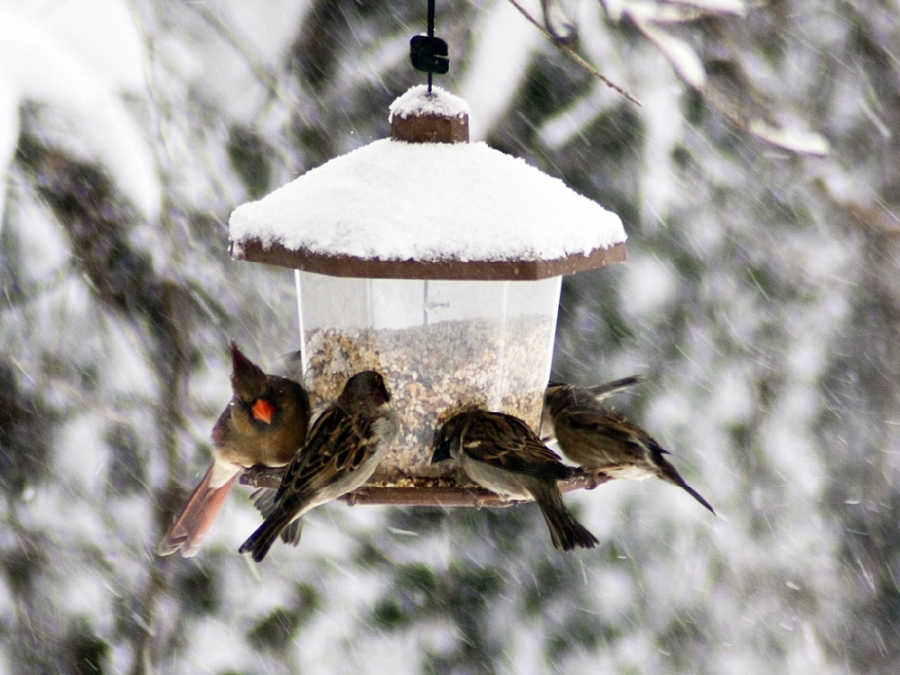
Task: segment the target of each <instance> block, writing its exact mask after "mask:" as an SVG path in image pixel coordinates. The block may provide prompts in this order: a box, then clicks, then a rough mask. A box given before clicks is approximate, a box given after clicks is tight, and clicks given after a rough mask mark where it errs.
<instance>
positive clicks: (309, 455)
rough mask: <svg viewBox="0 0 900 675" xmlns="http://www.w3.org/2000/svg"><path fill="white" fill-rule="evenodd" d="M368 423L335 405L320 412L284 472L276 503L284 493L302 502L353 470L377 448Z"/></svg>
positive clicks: (284, 495)
mask: <svg viewBox="0 0 900 675" xmlns="http://www.w3.org/2000/svg"><path fill="white" fill-rule="evenodd" d="M371 426H372V422H371V421H366V422H360V421H359V420H358V419H355V418H354V417H353V416H351V415H348V414H347V413H346V412H344V410H342V409H341V408H340V407H338V406H332V407H331V408H329V409H328V410H326V411H325V412H324V413H322V415H321V416H320V417H319V419H318V420H316V423H315V425H314V426H313V429H312V431H311V432H310V437H309V441H308V442H307V444H306V445H305V446H304V448H303V449H302V450H301V451H300V452H299V453H297V455H296V456H295V458H294V461H293V462H292V463H291V465H290V466H289V467H288V470H287V471H286V472H285V474H284V477H283V478H282V480H281V487H280V488H279V489H278V494H277V495H276V496H275V501H276V503H279V502H281V500H282V499H285V498H287V496H288V495H290V499H291V500H292V501H297V502H304V501H306V499H307V498H308V497H309V496H310V495H313V494H315V493H318V492H320V491H321V490H323V489H324V488H327V487H328V486H330V485H332V484H333V483H335V482H337V481H338V480H340V479H341V478H343V477H344V476H346V475H347V474H348V473H352V472H354V471H356V469H358V468H359V467H360V466H361V465H362V464H363V463H365V461H366V460H367V459H369V458H371V457H372V454H373V453H374V452H375V450H376V449H377V445H378V442H379V438H378V436H377V434H373V433H372V429H371Z"/></svg>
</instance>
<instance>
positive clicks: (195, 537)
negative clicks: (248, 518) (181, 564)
mask: <svg viewBox="0 0 900 675" xmlns="http://www.w3.org/2000/svg"><path fill="white" fill-rule="evenodd" d="M214 467H215V463H213V464H212V465H211V466H210V467H209V469H207V471H206V474H205V475H204V476H203V479H202V480H201V481H200V484H199V485H198V486H197V487H196V488H194V491H193V492H192V493H191V496H190V497H188V500H187V503H186V504H185V505H184V507H183V508H182V509H181V513H179V514H178V517H177V518H175V522H174V523H172V527H170V528H169V531H168V532H166V536H165V537H163V539H162V541H161V542H160V543H159V546H158V547H157V549H156V552H157V553H158V554H159V555H171V554H172V553H175V551H178V550H180V551H181V555H182V557H184V558H190V557H192V556H195V555H197V550H198V549H199V548H200V542H201V541H203V537H205V536H206V533H207V532H208V531H209V528H210V527H212V524H213V522H215V520H216V516H217V515H218V514H219V510H220V509H221V508H222V504H224V503H225V497H226V496H227V495H228V491H229V490H230V489H231V486H232V485H233V484H234V481H235V480H236V479H237V477H238V476H239V475H240V471H238V472H237V473H235V475H234V476H232V477H231V478H230V479H228V480H227V481H226V482H225V483H224V484H222V485H221V486H220V487H210V480H211V478H212V474H213V468H214Z"/></svg>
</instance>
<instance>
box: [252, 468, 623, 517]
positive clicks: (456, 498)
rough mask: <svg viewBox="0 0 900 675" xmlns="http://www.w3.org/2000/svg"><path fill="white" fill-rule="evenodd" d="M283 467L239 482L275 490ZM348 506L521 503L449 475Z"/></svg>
mask: <svg viewBox="0 0 900 675" xmlns="http://www.w3.org/2000/svg"><path fill="white" fill-rule="evenodd" d="M284 471H285V469H284V468H278V469H271V468H267V467H262V466H259V467H253V468H251V469H249V470H248V471H246V472H245V473H244V474H243V475H242V476H241V479H240V482H241V484H243V485H250V486H252V487H265V488H273V489H277V488H278V487H279V486H280V485H281V476H282V474H283V473H284ZM610 480H612V478H611V477H610V476H607V475H606V474H604V473H603V472H602V471H583V472H582V473H581V474H580V475H578V476H576V477H575V478H571V479H569V480H567V481H560V482H559V489H560V491H561V492H571V491H572V490H582V489H584V490H593V489H594V488H595V487H597V486H598V485H602V484H603V483H606V482H608V481H610ZM339 499H340V501H342V502H346V503H347V504H348V505H350V506H355V505H361V506H362V505H366V506H376V505H382V506H385V505H386V506H438V507H441V506H474V507H476V508H482V507H488V508H504V507H507V506H513V505H514V504H521V503H522V502H521V500H510V499H505V498H504V497H500V496H499V495H497V494H495V493H493V492H491V491H490V490H486V489H485V488H483V487H479V486H477V485H459V484H458V483H457V481H456V479H455V478H453V477H452V476H450V477H444V478H404V479H403V485H402V486H401V485H383V484H374V483H370V484H367V485H364V486H363V487H361V488H358V489H356V490H354V491H353V492H350V493H348V494H346V495H344V496H343V497H340V498H339Z"/></svg>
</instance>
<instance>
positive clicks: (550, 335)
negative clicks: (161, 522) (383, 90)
mask: <svg viewBox="0 0 900 675" xmlns="http://www.w3.org/2000/svg"><path fill="white" fill-rule="evenodd" d="M390 122H391V138H390V139H384V140H379V141H375V142H373V143H371V144H369V145H366V146H364V147H361V148H359V149H357V150H355V151H353V152H350V153H349V154H346V155H344V156H341V157H338V158H336V159H333V160H331V161H329V162H327V163H325V164H324V165H322V166H320V167H318V168H316V169H312V170H310V171H309V172H307V173H306V174H304V175H302V176H300V177H299V178H297V179H296V180H294V181H293V182H291V183H288V184H287V185H285V186H284V187H282V188H280V189H278V190H276V191H275V192H273V193H271V194H270V195H268V196H266V197H264V198H263V199H261V200H260V201H257V202H252V203H248V204H244V205H242V206H239V207H238V208H237V209H236V210H235V211H234V213H233V214H232V216H231V220H230V237H231V242H230V247H231V248H230V250H231V255H232V257H233V258H234V259H235V260H248V261H253V262H261V263H267V264H271V265H280V266H283V267H288V268H292V269H294V270H296V281H297V298H298V304H299V316H300V338H301V340H300V342H301V352H302V360H303V365H304V368H305V377H306V386H307V387H308V388H309V390H310V394H311V396H312V397H313V398H314V399H318V400H319V401H320V402H322V404H327V403H329V402H331V401H333V400H334V399H335V398H337V396H338V394H339V393H340V391H341V388H342V387H343V386H344V383H345V382H346V381H347V379H348V378H349V377H350V376H351V375H353V374H354V373H357V372H359V371H361V370H364V369H374V370H377V371H379V372H381V373H382V374H383V375H384V377H385V379H386V380H387V383H388V386H389V388H390V390H391V392H392V395H393V400H392V403H393V405H394V408H395V410H396V411H397V413H398V415H399V418H400V423H401V430H400V434H399V436H398V438H397V441H396V442H395V444H394V446H393V447H392V449H391V451H390V452H389V454H388V456H387V457H386V458H385V459H384V460H383V461H382V464H381V465H380V466H379V468H378V470H377V471H376V473H375V475H374V476H373V477H372V479H371V481H370V483H369V484H368V485H367V486H365V487H364V488H361V489H360V490H358V491H357V492H356V493H355V494H352V495H350V496H349V497H348V499H349V500H350V501H351V502H356V503H404V504H444V505H452V504H475V503H478V504H482V503H490V501H491V498H490V494H491V493H488V492H487V491H485V490H481V489H477V488H473V487H472V485H471V484H469V483H465V482H463V481H462V479H460V478H459V477H458V476H457V475H456V474H455V473H452V469H448V468H446V467H444V466H442V465H440V464H439V465H433V464H431V461H430V460H431V454H432V439H433V435H434V431H435V429H436V428H437V427H438V426H439V425H440V423H441V422H443V420H444V419H446V418H447V417H449V416H450V415H452V414H453V413H454V412H456V411H458V410H459V409H460V408H463V407H466V406H471V405H478V406H482V407H484V408H487V409H489V410H498V411H502V412H506V413H509V414H512V415H516V416H517V417H520V418H522V419H523V420H525V421H526V422H527V423H528V424H529V425H530V426H531V427H532V428H533V429H535V430H537V429H538V428H539V424H540V418H541V408H542V404H543V396H544V390H545V388H546V386H547V381H548V378H549V374H550V361H551V357H552V353H553V341H554V336H555V332H556V317H557V311H558V306H559V295H560V285H561V280H562V275H565V274H574V273H576V272H580V271H583V270H588V269H592V268H595V267H598V266H600V265H605V264H608V263H611V262H615V261H619V260H624V259H625V243H624V242H625V233H624V230H623V228H622V223H621V221H620V219H619V217H618V216H616V215H615V214H614V213H611V212H610V211H607V210H605V209H604V208H602V207H601V206H599V205H598V204H596V203H595V202H593V201H591V200H589V199H587V198H585V197H583V196H581V195H579V194H577V193H575V192H574V191H572V190H571V189H569V188H568V187H567V186H566V185H565V184H564V183H563V182H562V181H560V180H558V179H556V178H552V177H550V176H548V175H546V174H544V173H542V172H540V171H539V170H537V169H535V168H533V167H531V166H529V165H528V164H526V163H525V162H524V161H523V160H521V159H516V158H513V157H511V156H509V155H506V154H503V153H501V152H498V151H496V150H493V149H491V148H489V147H488V146H487V145H486V144H484V143H469V133H468V106H467V105H466V103H465V102H464V101H462V100H461V99H459V98H457V97H456V96H453V95H450V94H448V93H446V92H444V91H442V90H440V89H438V88H435V89H434V90H433V91H431V92H429V91H428V90H427V89H426V87H425V86H419V87H414V88H413V89H411V90H410V91H408V92H407V93H406V94H404V95H403V96H401V97H400V98H399V99H397V100H396V101H395V102H394V103H393V105H392V106H391V109H390ZM448 471H451V473H448ZM266 475H267V474H264V473H262V474H261V473H256V474H254V473H252V472H251V473H250V474H247V476H246V481H247V482H249V483H251V484H257V485H275V486H277V476H276V478H274V479H273V478H271V477H270V478H268V482H267V478H266ZM576 482H577V481H576ZM585 484H586V483H582V484H579V485H577V487H584V486H585ZM563 487H565V486H563Z"/></svg>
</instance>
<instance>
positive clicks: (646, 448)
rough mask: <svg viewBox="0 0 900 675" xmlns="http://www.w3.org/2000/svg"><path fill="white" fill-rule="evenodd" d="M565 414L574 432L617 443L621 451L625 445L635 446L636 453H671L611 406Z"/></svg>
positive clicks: (569, 411)
mask: <svg viewBox="0 0 900 675" xmlns="http://www.w3.org/2000/svg"><path fill="white" fill-rule="evenodd" d="M563 414H564V415H565V416H566V421H567V424H568V426H569V428H570V429H571V430H572V432H574V433H580V434H584V435H586V436H589V437H592V438H594V439H597V440H600V439H604V440H605V441H606V442H608V443H616V444H618V445H619V446H620V451H621V449H622V448H623V447H624V446H629V447H632V448H634V451H635V453H641V454H643V453H644V452H649V453H650V454H660V455H662V454H669V451H668V450H665V449H663V448H662V447H661V446H660V445H659V443H657V442H656V441H655V440H654V439H653V438H652V437H651V436H650V435H649V434H648V433H647V432H646V431H644V430H643V429H641V428H640V427H639V426H638V425H636V424H634V423H633V422H631V421H630V420H628V419H627V418H626V417H625V416H624V415H622V414H621V413H619V412H616V411H615V410H612V409H610V408H606V407H602V406H601V407H598V408H596V409H590V410H583V409H578V410H568V411H566V412H565V413H563Z"/></svg>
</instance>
